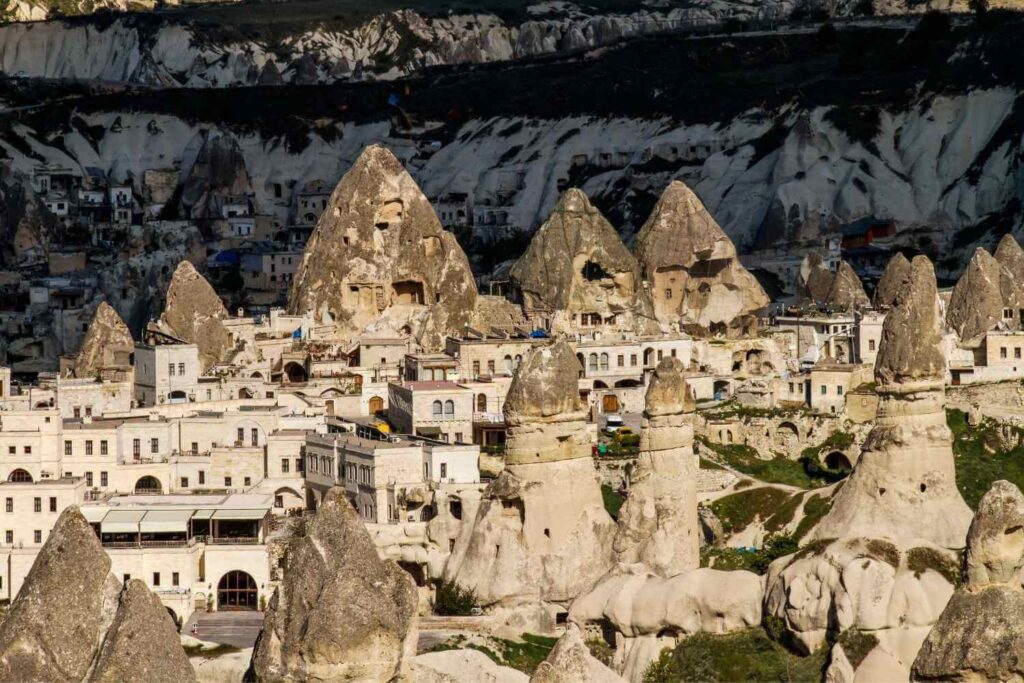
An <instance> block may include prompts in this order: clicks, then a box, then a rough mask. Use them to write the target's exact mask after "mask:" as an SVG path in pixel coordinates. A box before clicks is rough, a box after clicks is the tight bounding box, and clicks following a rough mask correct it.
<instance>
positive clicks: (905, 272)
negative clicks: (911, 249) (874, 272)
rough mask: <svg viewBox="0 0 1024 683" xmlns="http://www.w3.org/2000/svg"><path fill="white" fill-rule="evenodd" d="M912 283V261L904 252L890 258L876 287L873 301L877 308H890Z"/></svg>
mask: <svg viewBox="0 0 1024 683" xmlns="http://www.w3.org/2000/svg"><path fill="white" fill-rule="evenodd" d="M909 283H910V261H908V260H907V257H906V256H904V255H903V253H902V252H896V255H895V256H893V257H892V258H891V259H889V263H887V264H886V266H885V272H884V273H882V277H881V279H880V280H879V281H878V285H877V286H876V287H875V297H874V299H873V303H874V306H875V308H878V309H888V308H891V307H892V306H893V305H894V304H895V303H896V297H897V296H898V295H899V293H900V292H901V291H903V289H904V287H906V286H907V285H908V284H909Z"/></svg>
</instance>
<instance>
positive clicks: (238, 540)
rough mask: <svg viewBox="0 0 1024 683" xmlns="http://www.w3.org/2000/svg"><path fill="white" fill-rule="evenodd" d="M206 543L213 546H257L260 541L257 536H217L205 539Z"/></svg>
mask: <svg viewBox="0 0 1024 683" xmlns="http://www.w3.org/2000/svg"><path fill="white" fill-rule="evenodd" d="M206 542H207V543H212V544H213V545H259V544H260V539H259V537H257V536H232V537H227V536H218V537H216V538H214V537H210V538H207V539H206Z"/></svg>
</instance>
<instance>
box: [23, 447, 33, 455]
mask: <svg viewBox="0 0 1024 683" xmlns="http://www.w3.org/2000/svg"><path fill="white" fill-rule="evenodd" d="M24 451H25V455H32V447H31V446H25V448H24Z"/></svg>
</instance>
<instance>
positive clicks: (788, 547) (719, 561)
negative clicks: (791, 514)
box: [701, 534, 799, 574]
mask: <svg viewBox="0 0 1024 683" xmlns="http://www.w3.org/2000/svg"><path fill="white" fill-rule="evenodd" d="M798 549H799V547H798V544H797V542H796V539H794V538H793V537H792V536H790V535H789V534H773V535H771V536H769V537H768V538H767V539H766V540H765V542H764V547H762V548H760V549H758V550H748V549H745V548H712V547H707V546H705V547H704V548H703V549H702V550H701V566H702V567H714V568H715V569H721V570H723V571H737V570H745V571H748V572H754V573H755V574H766V573H768V566H769V565H770V564H771V563H772V562H774V561H775V560H777V559H778V558H780V557H785V556H786V555H792V554H794V553H795V552H797V550H798Z"/></svg>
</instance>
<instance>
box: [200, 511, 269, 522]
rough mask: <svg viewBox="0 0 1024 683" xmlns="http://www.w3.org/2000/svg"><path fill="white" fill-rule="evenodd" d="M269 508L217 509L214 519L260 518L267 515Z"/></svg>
mask: <svg viewBox="0 0 1024 683" xmlns="http://www.w3.org/2000/svg"><path fill="white" fill-rule="evenodd" d="M267 512H268V511H267V510H217V511H216V512H215V513H213V518H214V519H251V520H260V519H263V518H264V517H266V516H267Z"/></svg>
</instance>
